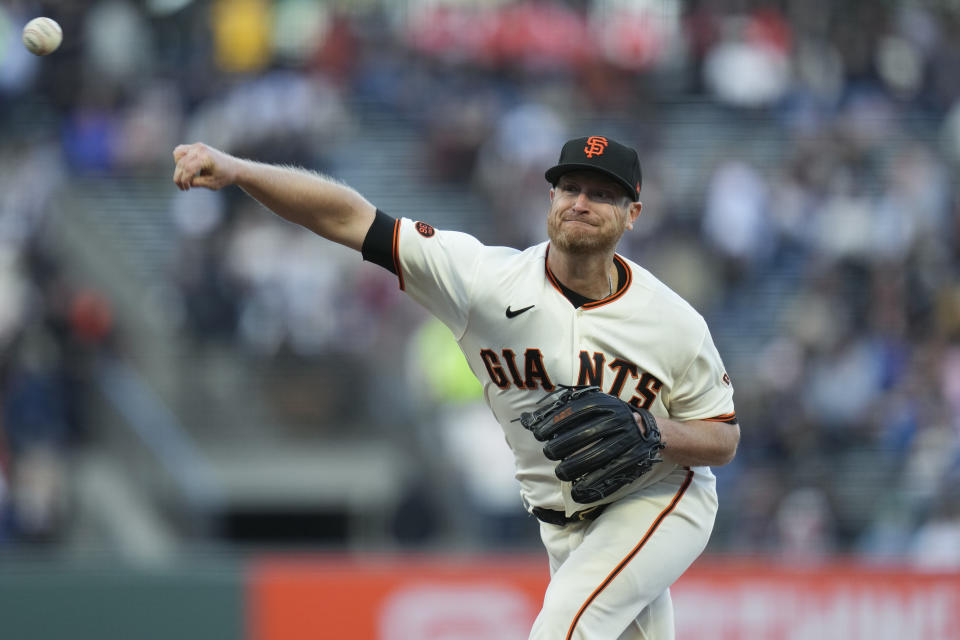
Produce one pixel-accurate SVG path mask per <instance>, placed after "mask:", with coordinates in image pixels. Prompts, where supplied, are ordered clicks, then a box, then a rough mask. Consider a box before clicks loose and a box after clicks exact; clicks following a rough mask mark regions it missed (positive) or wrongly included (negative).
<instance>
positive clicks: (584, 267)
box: [173, 136, 740, 640]
mask: <svg viewBox="0 0 960 640" xmlns="http://www.w3.org/2000/svg"><path fill="white" fill-rule="evenodd" d="M173 155H174V159H175V161H176V168H175V171H174V176H173V180H174V182H175V183H176V185H177V186H178V187H179V188H180V189H182V190H187V189H190V188H191V187H205V188H209V189H220V188H222V187H225V186H228V185H237V186H239V187H240V188H241V189H243V190H244V191H245V192H246V193H247V194H249V195H250V196H252V197H253V198H255V199H257V200H258V201H259V202H261V203H262V204H263V205H265V206H266V207H267V208H269V209H270V210H272V211H273V212H275V213H276V214H278V215H280V216H282V217H283V218H285V219H287V220H290V221H292V222H295V223H298V224H300V225H302V226H304V227H306V228H307V229H310V230H311V231H313V232H315V233H317V234H319V235H320V236H323V237H324V238H327V239H329V240H332V241H334V242H338V243H341V244H343V245H346V246H348V247H352V248H354V249H356V250H358V251H361V252H362V255H363V258H364V259H365V260H368V261H371V262H374V263H376V264H379V265H380V266H382V267H383V268H385V269H387V270H388V271H390V272H392V273H393V274H394V275H395V276H396V277H397V280H398V282H399V286H400V288H401V289H402V290H404V291H406V292H407V293H408V294H409V295H410V296H411V297H412V298H414V299H415V300H416V301H417V302H419V303H420V304H422V305H423V306H424V307H426V308H427V309H428V310H429V311H430V312H432V313H433V314H434V315H436V316H437V317H438V318H439V319H440V320H442V321H443V322H444V323H445V324H446V325H447V326H448V327H449V328H450V330H451V331H452V332H453V334H454V336H455V337H456V338H457V340H458V342H459V345H460V347H461V349H462V350H463V353H464V355H465V356H466V359H467V361H468V363H469V364H470V367H471V369H472V370H473V373H474V374H475V375H476V376H477V378H478V379H479V380H480V381H481V383H482V384H483V389H484V396H485V399H486V402H487V404H488V405H489V406H490V409H491V410H492V412H493V414H494V415H495V416H496V418H497V420H498V422H499V423H500V424H501V425H502V427H503V431H504V434H505V437H506V441H507V443H508V444H509V446H510V448H511V449H512V450H513V453H514V455H515V458H516V477H517V479H518V480H519V482H520V485H521V494H522V495H521V498H522V500H523V503H524V504H525V506H526V508H527V510H528V511H529V512H530V513H531V514H533V515H534V516H536V517H537V518H538V519H539V520H540V533H541V539H542V540H543V544H544V546H545V547H546V550H547V554H548V556H549V562H550V572H551V580H550V584H549V586H548V588H547V591H546V594H545V597H544V602H543V607H542V609H541V611H540V612H539V615H538V616H537V618H536V621H535V622H534V625H533V629H532V630H531V632H530V638H532V639H533V638H536V639H543V640H557V639H559V638H564V639H573V638H579V639H583V638H589V639H591V640H611V639H615V638H623V639H627V638H637V639H640V638H642V639H651V638H656V639H659V640H662V639H668V638H673V637H674V622H673V607H672V604H671V601H670V591H669V587H670V585H671V584H673V582H674V581H675V580H676V579H677V578H678V577H679V576H680V575H681V574H682V573H683V572H684V571H685V570H686V569H687V567H688V566H689V565H690V564H691V563H692V562H693V561H694V560H695V559H696V558H697V556H699V555H700V553H701V552H702V551H703V549H704V547H705V546H706V544H707V541H708V539H709V536H710V533H711V530H712V528H713V523H714V517H715V514H716V511H717V495H716V482H715V478H714V476H713V474H712V473H711V470H710V465H722V464H726V463H727V462H729V461H730V460H731V459H732V458H733V456H734V454H735V452H736V448H737V444H738V442H739V439H740V429H739V426H738V424H737V420H736V415H735V413H734V407H733V389H732V386H731V383H730V378H729V376H727V374H726V373H725V372H724V367H723V364H722V362H721V359H720V356H719V354H718V353H717V350H716V348H715V347H714V344H713V341H712V339H711V336H710V332H709V330H708V328H707V325H706V323H705V321H704V319H703V318H702V317H701V316H700V314H698V313H697V312H696V311H695V310H694V309H693V308H692V307H691V306H690V305H689V304H687V303H686V302H685V301H684V300H682V299H681V298H680V297H679V296H678V295H677V294H675V293H674V292H673V291H671V290H670V289H669V288H667V287H666V286H665V285H664V284H663V283H661V282H660V281H659V280H657V279H656V278H655V277H654V276H653V275H651V274H650V273H649V272H648V271H646V270H645V269H644V268H643V267H641V266H640V265H638V264H637V263H635V262H633V261H631V260H629V259H627V258H625V257H623V256H620V255H618V254H617V253H616V252H615V248H616V246H617V243H618V242H619V240H620V238H621V236H622V235H623V234H624V233H625V232H626V231H627V230H630V229H632V228H633V224H634V222H635V221H636V219H637V217H638V216H639V215H640V211H641V207H642V205H641V203H640V201H639V192H640V186H641V171H640V162H639V159H638V156H637V153H636V151H635V150H633V149H632V148H629V147H627V146H624V145H623V144H620V143H618V142H616V141H615V140H612V139H610V138H606V137H603V136H589V137H584V138H577V139H574V140H570V141H568V142H567V143H566V144H564V145H563V148H562V150H561V152H560V159H559V162H558V163H557V165H556V166H553V167H551V168H549V169H548V170H547V171H546V174H545V177H546V179H547V181H548V182H549V183H550V185H551V186H552V188H551V189H550V190H549V198H550V207H549V211H548V213H547V220H546V222H547V233H548V236H549V241H545V242H542V243H540V244H537V245H535V246H532V247H530V248H528V249H526V250H523V251H521V250H516V249H512V248H506V247H490V246H485V245H483V244H481V243H480V242H479V241H478V240H477V239H476V238H474V237H472V236H470V235H467V234H464V233H460V232H454V231H443V230H438V229H435V228H434V227H432V226H430V225H429V224H428V223H426V222H423V221H414V220H411V219H407V218H394V217H391V216H389V215H388V214H387V213H385V212H383V211H380V210H378V209H377V208H376V207H375V206H374V205H373V204H371V203H370V202H368V201H367V200H366V199H365V198H363V197H362V196H361V195H360V194H359V193H357V192H356V191H355V190H353V189H351V188H349V187H348V186H346V185H343V184H342V183H339V182H337V181H335V180H333V179H331V178H329V177H325V176H322V175H318V174H316V173H313V172H309V171H306V170H301V169H295V168H289V167H278V166H272V165H266V164H261V163H256V162H253V161H250V160H244V159H239V158H236V157H234V156H230V155H228V154H226V153H223V152H221V151H218V150H216V149H213V148H211V147H209V146H207V145H204V144H202V143H195V144H191V145H181V146H178V147H177V148H176V149H175V150H174V152H173ZM585 402H586V403H587V405H589V406H586V408H584V407H585V405H584V404H583V403H585ZM571 403H580V405H578V406H574V404H571ZM571 416H572V417H571ZM608 433H614V434H615V437H612V436H611V437H608V436H607V434H608ZM544 442H546V444H544ZM638 452H639V453H638ZM599 458H602V460H599V462H598V460H596V459H599ZM609 460H613V462H609ZM601 463H602V464H601ZM611 465H613V466H615V467H616V468H614V469H613V471H611V470H610V469H611ZM581 467H582V468H583V469H587V470H588V471H589V473H587V472H586V471H583V469H582V468H581Z"/></svg>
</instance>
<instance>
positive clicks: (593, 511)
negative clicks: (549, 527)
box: [530, 504, 608, 527]
mask: <svg viewBox="0 0 960 640" xmlns="http://www.w3.org/2000/svg"><path fill="white" fill-rule="evenodd" d="M607 506H608V505H607V504H598V505H597V506H595V507H587V508H586V509H583V510H581V511H577V512H576V513H575V514H573V515H572V516H570V517H567V514H566V513H564V512H563V511H554V510H553V509H544V508H543V507H533V508H532V509H531V510H530V512H531V513H533V515H535V516H537V519H538V520H542V521H543V522H547V523H549V524H555V525H557V526H558V527H563V526H565V525H567V524H570V523H571V522H583V521H584V520H593V519H594V518H596V517H597V516H599V515H600V514H601V513H603V510H604V509H606V508H607Z"/></svg>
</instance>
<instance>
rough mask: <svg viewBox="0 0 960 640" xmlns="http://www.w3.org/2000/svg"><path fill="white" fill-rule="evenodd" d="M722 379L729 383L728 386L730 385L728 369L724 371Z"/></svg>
mask: <svg viewBox="0 0 960 640" xmlns="http://www.w3.org/2000/svg"><path fill="white" fill-rule="evenodd" d="M721 380H722V381H723V384H725V385H727V386H728V387H729V386H730V376H729V375H727V372H726V371H724V372H723V377H722V378H721Z"/></svg>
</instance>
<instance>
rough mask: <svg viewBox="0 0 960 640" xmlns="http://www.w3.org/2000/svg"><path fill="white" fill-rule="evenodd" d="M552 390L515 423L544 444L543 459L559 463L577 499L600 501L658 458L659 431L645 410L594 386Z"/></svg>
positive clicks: (562, 476) (561, 476) (560, 472)
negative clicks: (553, 394) (550, 398)
mask: <svg viewBox="0 0 960 640" xmlns="http://www.w3.org/2000/svg"><path fill="white" fill-rule="evenodd" d="M557 393H558V394H559V395H557V397H556V398H555V399H554V401H553V402H552V403H551V404H550V405H548V406H545V407H543V408H541V409H538V410H536V411H534V412H532V413H530V412H524V413H523V414H521V416H520V423H521V424H522V425H523V426H524V427H526V428H527V429H529V430H530V431H531V432H532V433H533V435H534V437H535V438H536V439H537V440H539V441H541V442H545V443H546V444H545V445H544V447H543V453H544V455H545V456H547V458H549V459H550V460H559V461H560V464H558V465H557V468H556V474H557V477H558V478H559V479H560V480H565V481H569V482H571V483H572V487H571V496H572V497H573V499H574V500H576V501H577V502H579V503H581V504H587V503H591V502H596V501H597V500H602V499H603V498H606V497H607V496H609V495H611V494H613V493H614V492H616V491H617V490H619V489H620V488H622V487H624V486H626V485H628V484H630V483H631V482H633V481H634V480H636V479H637V478H639V477H640V476H642V475H643V474H645V473H647V472H648V471H650V469H652V468H653V465H654V464H656V463H657V462H660V461H661V460H662V458H661V457H660V455H659V453H660V450H661V449H663V442H662V441H661V439H660V429H659V428H658V427H657V421H656V419H654V417H653V415H652V414H651V413H650V412H649V411H647V410H645V409H641V408H639V407H634V406H631V405H629V404H627V403H626V402H624V401H623V400H621V399H620V398H616V397H614V396H611V395H609V394H606V393H603V391H601V390H600V388H599V387H589V386H580V387H563V388H562V389H561V390H560V391H559V392H557ZM634 415H636V416H637V417H638V418H639V421H638V420H637V419H636V418H634ZM641 425H642V427H641Z"/></svg>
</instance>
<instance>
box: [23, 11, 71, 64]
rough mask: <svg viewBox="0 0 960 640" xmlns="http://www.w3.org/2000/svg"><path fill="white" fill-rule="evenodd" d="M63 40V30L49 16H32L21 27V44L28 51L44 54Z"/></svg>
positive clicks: (55, 48)
mask: <svg viewBox="0 0 960 640" xmlns="http://www.w3.org/2000/svg"><path fill="white" fill-rule="evenodd" d="M61 42H63V30H62V29H60V25H58V24H57V23H56V21H54V20H51V19H50V18H34V19H33V20H31V21H30V22H28V23H27V26H25V27H24V28H23V44H24V46H26V47H27V50H28V51H30V53H32V54H34V55H38V56H45V55H47V54H49V53H53V52H54V51H56V50H57V47H59V46H60V43H61Z"/></svg>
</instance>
